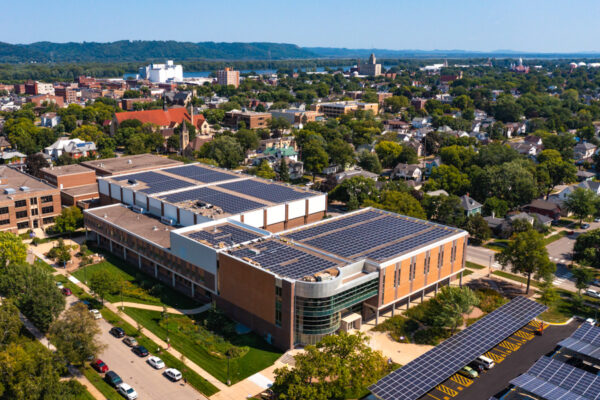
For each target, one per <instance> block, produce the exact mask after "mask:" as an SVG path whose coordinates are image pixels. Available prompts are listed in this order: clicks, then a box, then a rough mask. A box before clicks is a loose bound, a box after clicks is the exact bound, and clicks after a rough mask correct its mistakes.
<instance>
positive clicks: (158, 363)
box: [148, 356, 165, 369]
mask: <svg viewBox="0 0 600 400" xmlns="http://www.w3.org/2000/svg"><path fill="white" fill-rule="evenodd" d="M148 364H150V365H151V366H152V367H153V368H154V369H162V368H164V367H165V363H164V362H163V360H161V359H160V358H159V357H156V356H152V357H148Z"/></svg>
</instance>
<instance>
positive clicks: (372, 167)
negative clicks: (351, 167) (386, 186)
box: [358, 151, 381, 174]
mask: <svg viewBox="0 0 600 400" xmlns="http://www.w3.org/2000/svg"><path fill="white" fill-rule="evenodd" d="M358 165H359V166H360V167H361V168H362V169H364V170H366V171H369V172H373V173H374V174H380V173H381V163H380V162H379V157H377V154H375V153H370V152H368V151H362V152H361V153H360V154H359V156H358Z"/></svg>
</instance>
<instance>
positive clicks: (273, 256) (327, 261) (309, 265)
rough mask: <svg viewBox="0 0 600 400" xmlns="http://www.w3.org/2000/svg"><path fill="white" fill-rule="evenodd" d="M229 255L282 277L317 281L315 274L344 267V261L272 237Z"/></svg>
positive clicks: (231, 250)
mask: <svg viewBox="0 0 600 400" xmlns="http://www.w3.org/2000/svg"><path fill="white" fill-rule="evenodd" d="M228 253H229V254H231V255H232V256H235V257H237V258H240V259H242V260H244V261H246V262H248V263H250V264H253V265H256V266H257V267H260V268H263V269H265V270H267V271H270V272H272V273H274V274H276V275H279V276H281V277H286V278H291V279H298V280H299V279H303V278H308V279H309V280H312V279H314V276H315V274H318V273H320V272H324V271H326V270H331V273H332V274H334V272H333V269H334V268H336V267H342V266H344V265H346V264H347V262H346V261H344V260H339V259H336V258H333V257H328V256H325V255H323V254H319V253H317V252H315V251H312V250H310V249H307V248H305V247H302V246H297V245H294V244H292V243H290V242H286V241H283V240H281V239H278V238H269V239H265V240H261V241H258V242H253V243H250V244H248V245H244V246H241V247H237V248H233V249H230V250H229V251H228Z"/></svg>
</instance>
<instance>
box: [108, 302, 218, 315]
mask: <svg viewBox="0 0 600 400" xmlns="http://www.w3.org/2000/svg"><path fill="white" fill-rule="evenodd" d="M118 305H119V306H121V303H118ZM123 307H131V308H140V309H142V310H152V311H162V310H163V308H162V306H155V305H152V304H141V303H130V302H128V301H125V302H123ZM211 307H212V305H211V304H210V303H208V304H205V305H203V306H200V307H196V308H189V309H187V310H185V309H184V310H181V309H178V308H173V307H167V312H168V313H170V314H179V315H193V314H200V313H203V312H204V311H208V310H210V308H211Z"/></svg>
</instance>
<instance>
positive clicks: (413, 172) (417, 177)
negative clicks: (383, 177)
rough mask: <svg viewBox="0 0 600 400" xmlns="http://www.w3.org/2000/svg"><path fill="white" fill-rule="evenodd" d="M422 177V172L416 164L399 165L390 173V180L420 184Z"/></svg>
mask: <svg viewBox="0 0 600 400" xmlns="http://www.w3.org/2000/svg"><path fill="white" fill-rule="evenodd" d="M422 177H423V170H421V168H420V167H419V165H418V164H405V163H400V164H398V165H396V167H395V168H394V170H393V171H392V175H391V176H390V178H391V179H410V180H414V181H416V182H420V181H421V179H422Z"/></svg>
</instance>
